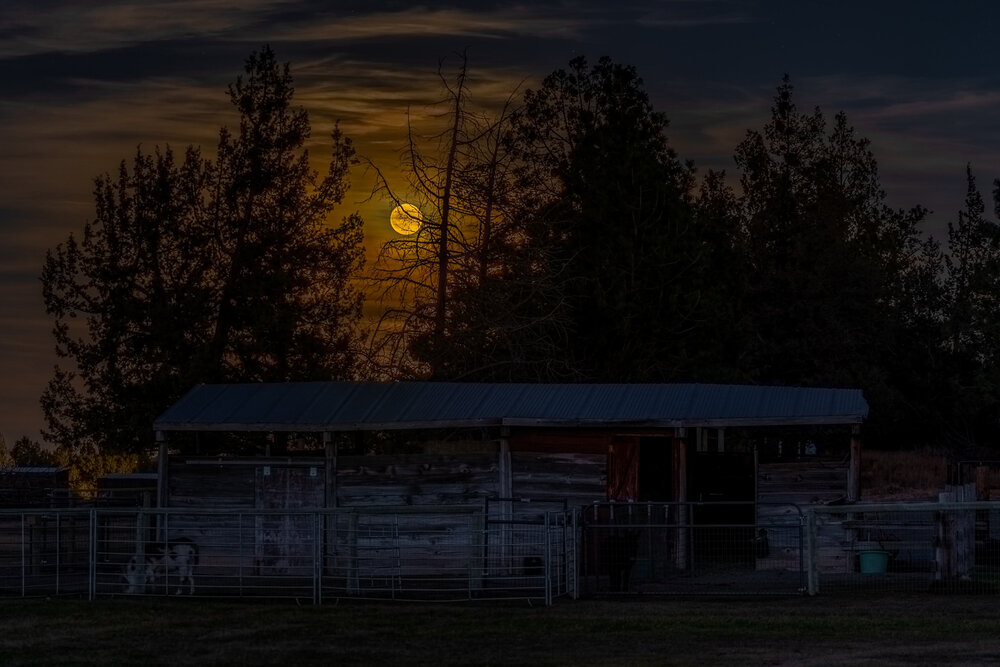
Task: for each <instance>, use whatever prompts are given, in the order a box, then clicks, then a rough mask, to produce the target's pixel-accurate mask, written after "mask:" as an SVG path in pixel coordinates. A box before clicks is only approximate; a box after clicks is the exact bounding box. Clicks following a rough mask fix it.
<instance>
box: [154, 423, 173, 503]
mask: <svg viewBox="0 0 1000 667" xmlns="http://www.w3.org/2000/svg"><path fill="white" fill-rule="evenodd" d="M156 442H157V443H159V445H160V452H159V455H158V458H157V460H156V472H157V475H156V506H157V507H160V508H162V507H166V506H167V505H168V504H169V498H170V486H169V479H167V475H168V474H169V470H170V466H169V465H168V460H167V457H168V453H167V436H166V435H165V434H164V433H163V431H157V432H156Z"/></svg>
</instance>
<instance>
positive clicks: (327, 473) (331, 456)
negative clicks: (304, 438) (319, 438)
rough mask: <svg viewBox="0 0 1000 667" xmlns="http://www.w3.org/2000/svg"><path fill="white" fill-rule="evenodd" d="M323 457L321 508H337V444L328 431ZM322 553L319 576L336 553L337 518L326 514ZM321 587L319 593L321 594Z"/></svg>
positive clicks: (332, 565)
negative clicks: (324, 458) (324, 459)
mask: <svg viewBox="0 0 1000 667" xmlns="http://www.w3.org/2000/svg"><path fill="white" fill-rule="evenodd" d="M323 446H324V448H325V452H324V455H325V457H326V461H325V465H324V466H323V507H324V508H326V509H328V510H329V509H334V508H335V507H337V443H335V442H334V441H333V434H332V433H330V432H329V431H324V432H323ZM323 522H324V526H323V528H324V530H323V536H322V540H323V552H322V554H321V559H322V563H323V565H322V566H321V567H320V576H321V577H322V575H323V574H325V573H326V569H327V567H326V566H329V567H334V566H335V563H332V562H329V561H330V558H331V555H333V556H334V557H335V554H336V553H337V517H336V516H335V515H332V514H326V515H325V516H324V518H323ZM322 588H323V587H322V585H320V593H321V594H322Z"/></svg>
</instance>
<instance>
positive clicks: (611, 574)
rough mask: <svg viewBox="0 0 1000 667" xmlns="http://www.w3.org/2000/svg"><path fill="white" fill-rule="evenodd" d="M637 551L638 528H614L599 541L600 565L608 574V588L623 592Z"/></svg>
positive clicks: (630, 575) (627, 584) (627, 587)
mask: <svg viewBox="0 0 1000 667" xmlns="http://www.w3.org/2000/svg"><path fill="white" fill-rule="evenodd" d="M638 553H639V531H638V530H617V529H616V530H614V531H613V532H611V534H609V535H608V536H607V537H605V538H603V539H602V540H601V542H600V561H599V563H600V567H601V571H602V572H603V573H604V574H607V575H608V580H609V590H610V591H611V592H613V593H625V592H627V591H628V590H629V583H630V581H631V579H632V567H633V566H634V565H635V558H636V555H637V554H638Z"/></svg>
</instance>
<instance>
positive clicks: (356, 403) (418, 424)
mask: <svg viewBox="0 0 1000 667" xmlns="http://www.w3.org/2000/svg"><path fill="white" fill-rule="evenodd" d="M867 415H868V403H867V402H866V401H865V399H864V396H863V395H862V393H861V390H859V389H819V388H802V387H762V386H752V385H713V384H501V383H458V382H393V383H386V384H380V383H372V382H305V383H282V384H220V385H198V386H197V387H195V388H194V389H192V390H191V391H190V392H188V393H187V395H185V396H184V397H183V398H181V399H180V400H179V401H177V403H175V404H174V405H173V406H172V407H171V408H170V409H168V410H167V411H166V412H164V413H163V414H162V415H160V417H159V418H158V419H157V420H156V422H155V423H154V425H153V428H154V429H155V430H157V431H370V430H387V429H403V428H434V427H439V426H440V427H444V426H447V427H458V426H480V425H502V424H506V425H540V426H568V425H586V426H601V425H608V426H611V425H631V426H712V425H714V426H750V425H782V424H815V425H819V424H856V423H860V422H861V421H862V420H863V419H864V418H865V417H866V416H867Z"/></svg>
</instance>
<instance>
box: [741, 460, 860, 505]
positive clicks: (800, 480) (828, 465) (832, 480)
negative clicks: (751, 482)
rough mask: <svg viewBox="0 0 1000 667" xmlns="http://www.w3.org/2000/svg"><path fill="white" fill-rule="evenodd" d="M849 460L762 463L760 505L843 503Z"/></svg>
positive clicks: (758, 481) (758, 489)
mask: <svg viewBox="0 0 1000 667" xmlns="http://www.w3.org/2000/svg"><path fill="white" fill-rule="evenodd" d="M847 472H848V464H847V462H846V461H839V460H830V459H826V460H823V459H816V460H809V461H786V462H780V463H761V464H760V465H759V466H758V468H757V502H759V503H763V504H772V503H792V504H795V505H802V506H808V505H811V504H817V503H828V502H830V501H834V500H839V499H841V498H843V497H844V495H845V494H846V493H847Z"/></svg>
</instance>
